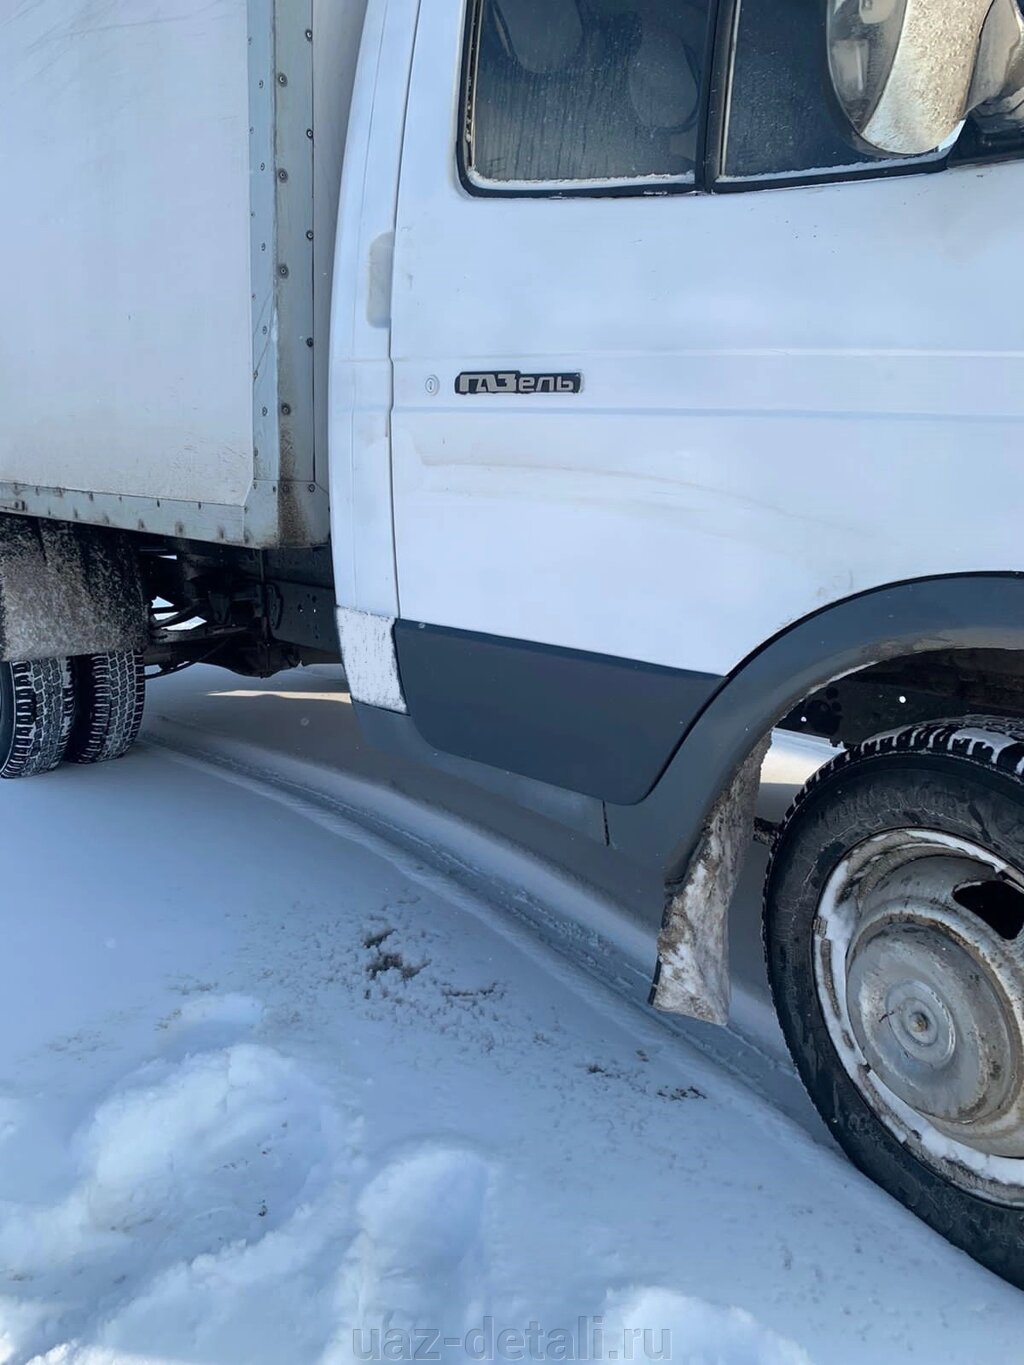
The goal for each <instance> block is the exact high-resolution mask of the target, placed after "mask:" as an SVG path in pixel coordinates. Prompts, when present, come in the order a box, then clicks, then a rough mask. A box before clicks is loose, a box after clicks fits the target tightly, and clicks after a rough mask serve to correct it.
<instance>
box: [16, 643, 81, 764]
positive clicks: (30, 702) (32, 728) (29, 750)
mask: <svg viewBox="0 0 1024 1365" xmlns="http://www.w3.org/2000/svg"><path fill="white" fill-rule="evenodd" d="M74 716H75V692H74V682H73V679H72V674H71V665H70V661H69V660H67V659H40V660H38V661H36V662H34V663H23V662H17V663H0V778H14V777H35V776H37V775H38V774H39V773H48V772H51V771H52V770H53V769H54V768H56V767H57V765H58V764H59V763H60V762H61V760H62V759H63V757H64V752H65V749H66V747H67V743H68V736H69V734H70V733H71V727H72V724H73V722H74Z"/></svg>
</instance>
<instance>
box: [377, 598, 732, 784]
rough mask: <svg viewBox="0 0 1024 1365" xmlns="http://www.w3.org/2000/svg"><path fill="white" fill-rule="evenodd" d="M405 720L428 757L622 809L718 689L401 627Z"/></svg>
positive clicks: (652, 670) (549, 651) (570, 655)
mask: <svg viewBox="0 0 1024 1365" xmlns="http://www.w3.org/2000/svg"><path fill="white" fill-rule="evenodd" d="M394 639H395V650H396V653H397V656H398V668H399V673H400V674H401V680H402V691H403V693H404V695H405V700H406V705H407V706H408V710H409V715H410V717H411V719H412V721H413V723H414V724H415V726H416V729H417V730H418V731H419V733H420V734H421V735H422V737H423V738H424V740H426V742H427V744H428V745H431V746H433V748H435V749H439V750H441V751H442V752H444V753H448V754H456V755H458V756H459V757H462V758H468V759H473V760H474V761H475V762H477V763H486V764H489V765H491V766H492V767H495V768H501V769H504V770H505V771H507V772H510V773H519V774H521V775H523V776H524V777H530V778H533V779H535V780H536V781H538V782H545V783H548V784H549V785H551V786H555V787H564V788H567V789H568V790H570V791H573V792H580V793H582V794H583V795H586V796H593V797H597V798H598V799H600V800H603V801H614V802H616V803H617V804H619V805H623V806H628V805H630V804H632V803H634V802H638V801H641V800H643V798H644V797H645V796H646V795H647V793H648V792H649V791H650V790H651V788H652V787H653V786H654V784H655V783H656V782H657V780H658V777H659V775H660V774H661V772H662V769H663V768H664V767H665V764H666V763H667V762H668V760H669V758H670V756H671V754H672V753H673V751H674V750H675V749H676V747H677V746H678V744H679V741H680V739H681V738H682V736H683V734H684V733H685V732H686V729H687V727H688V726H689V725H690V724H691V722H692V721H693V719H694V717H695V716H696V715H697V714H698V712H699V711H700V709H701V708H702V707H703V706H704V704H705V703H706V702H707V700H708V698H709V697H710V696H711V695H712V693H713V692H714V691H715V689H716V688H717V687H718V686H719V684H720V682H721V679H720V678H717V677H714V676H713V675H711V674H707V673H686V672H682V671H679V670H676V669H671V668H659V667H657V666H656V665H654V664H644V663H636V662H635V661H633V660H629V659H618V658H613V657H610V656H608V655H604V654H588V653H583V652H581V651H579V650H571V649H558V648H554V647H552V646H550V645H538V644H532V643H531V642H529V641H527V640H508V639H505V638H503V637H499V636H494V635H478V634H474V633H472V632H470V631H463V630H452V629H449V628H448V627H444V626H431V625H419V624H417V623H416V622H412V621H398V622H397V624H396V626H395V632H394Z"/></svg>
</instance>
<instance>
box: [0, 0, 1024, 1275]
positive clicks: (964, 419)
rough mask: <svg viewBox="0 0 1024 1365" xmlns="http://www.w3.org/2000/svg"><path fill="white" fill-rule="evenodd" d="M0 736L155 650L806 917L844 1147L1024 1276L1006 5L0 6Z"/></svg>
mask: <svg viewBox="0 0 1024 1365" xmlns="http://www.w3.org/2000/svg"><path fill="white" fill-rule="evenodd" d="M0 51H2V52H3V55H4V79H3V82H2V84H0V184H2V186H3V189H4V208H3V212H2V216H0V247H2V261H3V287H2V293H0V298H2V301H3V308H2V334H0V510H2V515H0V658H2V659H3V661H4V662H3V664H2V666H0V770H2V775H3V776H5V777H16V776H23V775H29V774H33V773H39V772H42V771H46V770H48V769H51V768H53V767H54V766H56V765H57V764H58V763H60V762H62V761H65V760H67V761H75V762H82V763H84V762H89V761H94V760H97V759H104V758H112V757H116V756H118V755H120V754H122V753H124V752H125V750H126V749H127V748H128V747H129V746H130V744H131V742H132V740H133V739H134V737H135V735H136V733H137V730H138V725H139V720H140V717H141V710H142V698H143V688H144V670H148V672H149V673H150V674H151V675H156V674H159V673H161V672H168V671H170V670H173V669H177V668H179V667H182V666H184V665H186V664H189V663H193V662H196V661H199V660H209V661H211V662H214V663H217V664H220V665H222V666H224V667H226V668H230V669H234V670H236V671H237V672H240V673H251V674H269V673H272V672H274V671H275V670H278V669H281V668H284V667H288V666H292V665H295V664H298V663H302V662H309V661H317V660H330V659H343V662H344V668H345V671H346V674H347V678H348V683H349V687H350V690H351V695H352V698H353V701H354V704H355V706H356V709H357V711H358V713H359V716H360V719H361V723H362V725H363V727H364V729H365V731H366V733H367V734H368V735H369V736H370V737H371V738H372V739H373V740H375V741H376V742H377V743H378V744H380V745H381V746H383V747H384V748H386V749H389V750H392V751H395V752H399V753H402V754H405V755H408V756H411V757H412V758H414V759H416V760H419V761H421V762H423V763H427V764H436V765H440V766H443V767H445V768H446V769H448V770H449V771H450V772H455V773H460V774H462V775H463V776H464V777H465V778H467V779H468V780H469V781H472V782H477V783H481V784H489V785H491V786H493V787H495V788H497V789H499V790H502V791H505V792H506V793H508V794H511V795H512V796H514V798H515V799H517V800H519V801H521V802H524V803H526V804H529V805H533V806H535V807H537V808H539V809H542V810H544V811H546V812H548V813H549V814H550V815H551V816H552V817H553V818H556V819H560V820H562V821H564V822H566V823H567V824H569V825H571V826H573V827H574V828H575V829H577V830H578V831H583V832H586V833H587V834H588V835H591V836H592V837H593V838H595V839H596V840H598V841H599V842H601V843H604V844H607V845H608V846H609V847H610V848H614V849H618V850H620V851H621V852H623V853H624V854H626V855H627V856H629V857H631V858H633V859H635V860H636V861H637V862H643V863H647V864H649V863H651V862H654V863H656V864H657V865H658V866H659V867H660V868H661V869H662V870H663V873H664V882H665V886H666V889H667V894H666V908H665V915H664V921H663V930H662V934H661V938H660V942H659V956H658V963H657V968H656V972H655V976H654V984H653V988H652V995H653V1000H654V1003H655V1004H656V1005H658V1006H659V1007H660V1008H663V1009H667V1010H675V1011H680V1012H684V1013H690V1014H694V1015H697V1016H698V1017H701V1018H704V1019H707V1020H713V1021H718V1022H724V1020H725V1019H726V1016H727V1010H728V971H727V961H726V951H725V923H726V915H727V912H728V907H729V901H730V898H731V895H732V892H733V888H734V885H735V882H736V877H737V869H738V866H739V862H740V859H741V857H742V854H743V852H744V849H745V847H746V846H747V844H748V843H749V837H750V832H751V829H752V827H753V823H754V798H755V795H756V790H757V779H758V772H759V766H760V762H761V758H762V756H763V754H764V751H765V748H766V745H767V743H768V739H769V736H770V734H771V732H772V730H773V728H774V727H778V726H782V727H787V728H789V729H791V730H796V731H799V732H803V733H806V734H811V735H817V736H821V737H826V738H828V739H829V740H831V741H833V742H834V743H835V745H836V746H837V750H838V752H837V756H836V758H835V759H834V761H833V762H832V763H830V764H829V765H828V766H827V767H826V768H825V769H824V770H823V771H822V772H820V773H819V774H818V775H817V776H816V777H815V778H814V779H813V780H812V781H811V783H810V784H809V785H808V787H807V788H806V789H805V790H804V791H803V792H802V793H801V795H800V797H799V799H798V801H797V802H796V804H795V806H794V808H793V809H792V811H791V812H790V814H789V816H788V817H787V819H786V820H785V822H784V823H783V824H782V826H781V827H780V828H779V829H778V830H777V831H776V833H775V836H774V847H773V855H772V863H771V870H770V873H769V878H768V883H767V889H766V897H765V943H766V951H767V958H768V967H769V975H770V979H771V983H772V988H773V991H774V995H775V1000H776V1003H777V1006H778V1011H779V1016H780V1019H781V1021H782V1025H783V1028H784V1031H785V1033H786V1036H787V1039H788V1042H789V1044H790V1047H791V1049H792V1052H793V1055H794V1058H795V1061H796V1064H797V1067H798V1068H799V1071H800V1073H801V1075H802V1077H803V1080H804V1082H805V1083H806V1085H807V1088H808V1090H809V1092H810V1094H811V1096H812V1098H813V1100H814V1102H815V1104H816V1105H817V1106H818V1108H819V1110H820V1111H821V1113H822V1114H823V1116H824V1118H825V1120H826V1121H827V1123H828V1124H829V1126H830V1127H831V1129H832V1130H833V1132H834V1133H835V1135H836V1137H837V1139H838V1140H839V1142H840V1143H841V1144H842V1145H843V1146H844V1147H845V1149H846V1151H847V1152H848V1153H849V1154H850V1156H851V1157H852V1158H853V1160H854V1161H855V1162H856V1163H857V1164H858V1165H859V1166H860V1167H861V1168H862V1169H863V1170H865V1171H867V1172H868V1173H870V1174H871V1175H872V1176H873V1177H874V1178H875V1179H877V1180H878V1181H879V1182H880V1183H881V1184H882V1185H883V1186H885V1187H886V1188H887V1189H888V1190H890V1191H891V1192H892V1193H893V1194H894V1195H895V1196H896V1197H897V1198H899V1199H901V1200H903V1201H904V1202H905V1203H907V1204H908V1205H909V1206H910V1207H911V1208H913V1209H914V1210H915V1211H916V1212H917V1213H918V1214H920V1215H921V1216H922V1217H924V1218H925V1219H927V1220H928V1221H929V1222H930V1223H932V1224H933V1225H934V1226H935V1227H937V1228H939V1229H940V1230H941V1231H942V1232H944V1233H945V1234H947V1235H948V1236H949V1237H950V1238H952V1240H953V1241H955V1242H957V1243H958V1244H959V1245H961V1246H963V1247H965V1248H966V1249H967V1250H968V1251H970V1252H971V1253H972V1254H973V1255H975V1256H976V1257H978V1258H979V1259H981V1260H982V1261H983V1262H985V1263H986V1264H987V1265H989V1266H990V1267H992V1268H993V1269H994V1270H996V1271H997V1272H998V1273H1000V1274H1002V1275H1004V1276H1006V1277H1008V1278H1009V1279H1011V1280H1013V1281H1015V1282H1016V1283H1018V1284H1024V1235H1022V1234H1024V932H1022V931H1024V537H1022V533H1021V521H1020V520H1018V518H1019V517H1020V516H1021V515H1022V514H1024V307H1022V303H1021V298H1020V295H1019V293H1018V290H1019V289H1020V280H1021V263H1022V244H1024V236H1022V232H1021V226H1020V224H1021V207H1022V205H1024V19H1022V13H1021V9H1020V7H1019V5H1018V3H1017V0H814V3H810V0H35V2H34V3H31V4H30V3H28V2H27V0H0Z"/></svg>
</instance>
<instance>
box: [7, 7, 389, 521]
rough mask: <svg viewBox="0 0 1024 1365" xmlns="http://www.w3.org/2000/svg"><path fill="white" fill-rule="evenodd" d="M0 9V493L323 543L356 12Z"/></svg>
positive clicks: (76, 510)
mask: <svg viewBox="0 0 1024 1365" xmlns="http://www.w3.org/2000/svg"><path fill="white" fill-rule="evenodd" d="M0 8H2V10H3V11H5V12H4V13H2V14H0V50H2V51H3V55H4V80H3V82H2V84H0V184H2V185H3V187H4V196H3V197H4V210H3V213H2V214H0V256H2V259H3V263H4V264H3V278H4V284H3V290H2V298H3V327H2V331H0V412H2V413H3V418H2V421H0V505H2V507H3V509H5V510H14V511H21V512H27V513H29V514H32V515H37V516H45V517H58V518H61V519H65V520H76V519H77V520H80V521H85V522H95V523H99V524H101V525H112V526H121V527H125V528H128V529H130V530H146V531H152V532H156V533H159V534H164V535H170V536H184V537H188V538H192V539H198V540H204V541H212V542H219V543H224V544H238V545H250V546H254V547H255V546H271V545H313V544H320V543H323V542H324V541H326V540H327V538H328V508H327V455H326V432H327V423H326V390H327V359H328V355H327V353H328V344H327V342H328V330H329V317H330V284H331V264H332V260H333V248H334V234H335V218H336V213H337V202H338V187H339V180H340V176H341V167H342V159H343V147H344V137H345V130H346V124H347V113H348V105H349V99H350V95H351V87H352V82H353V79H354V72H355V66H356V60H357V49H358V44H359V37H360V33H361V28H362V19H363V11H364V9H365V0H212V2H211V0H36V3H33V4H28V3H22V0H0Z"/></svg>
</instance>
